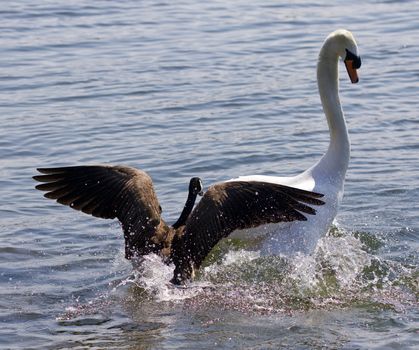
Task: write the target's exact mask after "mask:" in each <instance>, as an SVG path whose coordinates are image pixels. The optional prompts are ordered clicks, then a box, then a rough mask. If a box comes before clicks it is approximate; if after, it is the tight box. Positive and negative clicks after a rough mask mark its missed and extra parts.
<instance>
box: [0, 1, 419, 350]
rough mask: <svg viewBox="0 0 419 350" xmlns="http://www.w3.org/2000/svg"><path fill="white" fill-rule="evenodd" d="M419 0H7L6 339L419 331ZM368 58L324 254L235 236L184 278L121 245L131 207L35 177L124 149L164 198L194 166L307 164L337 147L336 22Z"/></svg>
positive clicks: (214, 173) (365, 345)
mask: <svg viewBox="0 0 419 350" xmlns="http://www.w3.org/2000/svg"><path fill="white" fill-rule="evenodd" d="M418 18H419V2H417V1H360V0H353V1H350V2H348V1H335V2H333V4H331V2H329V1H320V0H319V1H293V2H285V1H283V2H281V1H268V0H264V1H257V2H256V1H254V2H249V1H243V0H238V1H229V0H227V1H226V0H224V1H205V2H202V3H201V2H198V1H192V0H181V1H175V2H165V1H133V0H127V1H120V2H117V1H89V2H86V1H81V0H79V1H77V0H74V1H67V2H57V1H31V0H28V1H12V2H7V4H6V2H3V3H2V4H1V5H0V27H1V35H0V52H1V55H0V121H1V124H0V125H1V126H0V164H1V166H0V198H1V201H0V348H2V349H21V348H22V349H23V348H25V349H64V348H73V349H87V348H89V349H114V348H118V349H210V348H227V349H278V348H283V349H414V348H416V349H417V348H418V347H419V308H418V292H419V287H418V279H419V273H418V262H419V257H418V248H419V202H418V197H419V164H418V158H419V117H418V109H419V102H418V101H419V98H418V96H419V59H418V53H419V22H418ZM341 27H342V28H346V29H349V30H351V31H352V32H353V33H354V35H355V37H356V38H357V41H358V44H359V48H360V52H361V54H362V59H363V64H362V68H361V70H360V72H359V73H360V82H359V84H357V85H352V84H350V82H349V79H348V78H347V75H346V72H345V71H344V67H343V65H341V67H340V73H341V79H340V80H341V81H340V85H341V98H342V104H343V108H344V111H345V114H346V118H347V122H348V126H349V131H350V137H351V141H352V158H351V163H350V166H349V171H348V174H347V182H346V187H345V198H344V201H343V204H342V207H341V209H340V211H339V214H338V217H337V219H336V224H335V227H334V228H333V230H332V231H331V232H330V233H329V234H328V235H327V236H325V237H324V238H322V239H321V240H320V241H319V243H318V246H317V248H316V251H315V253H314V254H313V255H312V256H303V255H300V256H296V257H294V258H291V259H289V260H284V259H281V258H279V257H260V256H259V255H258V251H257V250H256V251H255V250H254V249H252V247H251V246H250V247H249V246H246V244H247V243H246V242H242V241H239V240H234V241H229V242H224V244H221V245H220V247H218V249H217V250H216V254H215V255H214V257H213V258H212V260H210V261H208V262H207V267H206V268H205V269H203V272H202V274H201V276H200V277H199V278H198V280H197V281H196V282H195V283H194V284H193V285H192V286H191V287H190V288H188V289H174V288H171V287H170V286H167V284H166V282H167V278H168V276H170V270H168V268H167V267H165V266H162V264H161V262H160V261H158V259H156V258H155V257H152V256H150V257H148V259H147V261H146V262H145V266H144V268H143V269H144V271H143V273H142V274H139V273H138V272H136V271H135V270H134V269H133V267H132V265H131V264H130V262H128V261H126V260H125V259H124V252H123V237H122V234H121V229H120V227H119V225H118V223H117V222H113V221H106V220H100V219H95V218H91V217H89V216H87V215H84V214H82V213H78V212H75V211H73V210H70V209H69V208H66V207H63V206H61V205H58V204H56V203H54V202H53V201H50V200H46V199H44V198H43V197H42V193H41V192H39V191H36V190H35V189H34V185H35V183H34V181H33V180H32V178H31V177H32V176H33V175H34V174H35V168H36V167H43V166H61V165H75V164H86V163H87V164H92V163H93V164H94V163H111V164H127V165H131V166H134V167H138V168H141V169H144V170H145V171H147V172H148V173H149V174H150V175H151V176H152V178H153V180H154V183H155V186H156V190H157V192H158V196H159V200H160V202H161V204H162V207H163V210H164V212H163V213H164V218H165V219H167V220H168V221H169V222H173V221H174V220H175V219H176V218H177V215H178V213H179V211H180V209H181V208H182V205H183V202H184V199H185V195H186V188H187V183H188V181H189V178H190V177H192V176H200V177H201V178H202V179H203V180H204V183H205V184H206V185H209V184H211V183H214V182H216V181H219V180H224V179H228V178H231V177H236V176H239V175H248V174H255V173H259V174H267V175H284V176H286V175H292V174H295V173H298V172H300V171H302V170H303V169H306V168H307V167H308V166H310V165H311V164H312V163H313V162H315V161H316V160H317V159H318V158H319V157H320V156H321V154H322V153H323V152H324V151H325V150H326V148H327V144H328V131H327V125H326V121H325V118H324V115H323V113H322V110H321V106H320V101H319V97H318V93H317V84H316V80H315V79H316V74H315V67H316V61H317V54H318V51H319V49H320V46H321V43H322V41H323V40H324V38H325V37H326V36H327V34H329V33H330V32H331V31H333V30H335V29H337V28H341Z"/></svg>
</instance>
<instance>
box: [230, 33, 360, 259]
mask: <svg viewBox="0 0 419 350" xmlns="http://www.w3.org/2000/svg"><path fill="white" fill-rule="evenodd" d="M345 49H348V50H350V51H351V52H353V53H354V54H358V49H357V45H356V43H355V40H354V38H353V36H352V34H351V33H350V32H348V31H346V30H338V31H335V32H333V33H331V34H330V35H329V36H328V37H327V38H326V40H325V42H324V44H323V46H322V49H321V51H320V54H319V60H318V64H317V81H318V88H319V93H320V98H321V102H322V105H323V110H324V113H325V115H326V119H327V122H328V125H329V130H330V144H329V148H328V150H327V152H326V153H325V154H324V155H323V157H322V158H321V159H320V160H319V161H318V162H317V163H315V164H314V165H313V166H312V167H310V168H309V169H307V170H306V171H304V172H303V173H301V174H299V175H296V176H293V177H276V176H263V175H251V176H240V177H238V178H235V179H231V180H229V181H235V180H241V181H264V182H270V183H277V184H282V185H288V186H293V187H297V188H300V189H304V190H308V191H315V192H319V193H323V194H324V198H323V200H324V201H325V205H323V206H320V207H317V208H316V210H317V214H316V215H314V216H311V215H309V216H308V217H307V219H308V220H307V221H298V222H292V223H287V224H270V225H266V226H263V227H258V228H256V229H252V230H247V233H246V234H251V235H255V234H266V235H267V237H266V239H265V241H264V243H263V245H262V251H261V252H262V254H263V255H278V254H283V255H291V254H294V253H296V252H302V253H306V254H307V253H311V252H312V251H313V250H314V248H315V247H316V244H317V241H318V239H319V238H320V237H321V236H322V235H324V234H325V233H326V232H327V230H328V229H329V227H330V225H331V223H332V221H333V219H334V218H335V216H336V214H337V210H338V206H339V203H340V201H341V199H342V197H343V187H344V181H345V174H346V170H347V168H348V163H349V157H350V142H349V136H348V131H347V128H346V123H345V119H344V116H343V111H342V108H341V104H340V100H339V92H338V60H339V56H340V57H342V58H344V52H345Z"/></svg>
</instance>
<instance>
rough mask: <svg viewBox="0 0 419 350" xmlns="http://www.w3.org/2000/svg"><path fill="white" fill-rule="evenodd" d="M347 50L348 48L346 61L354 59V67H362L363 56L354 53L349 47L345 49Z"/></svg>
mask: <svg viewBox="0 0 419 350" xmlns="http://www.w3.org/2000/svg"><path fill="white" fill-rule="evenodd" d="M345 50H346V57H345V61H352V68H353V69H359V68H360V67H361V57H359V56H357V55H355V54H353V53H352V52H351V51H349V50H348V49H345Z"/></svg>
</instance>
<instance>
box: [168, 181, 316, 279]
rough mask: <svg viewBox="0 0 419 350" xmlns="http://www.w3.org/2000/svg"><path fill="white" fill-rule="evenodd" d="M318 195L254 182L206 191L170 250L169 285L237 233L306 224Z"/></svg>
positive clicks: (225, 184)
mask: <svg viewBox="0 0 419 350" xmlns="http://www.w3.org/2000/svg"><path fill="white" fill-rule="evenodd" d="M321 197H323V195H322V194H319V193H315V192H309V191H304V190H300V189H297V188H293V187H288V186H283V185H278V184H273V183H268V182H257V181H254V182H253V181H232V182H224V183H220V184H216V185H214V186H212V187H210V188H209V189H208V191H207V192H206V193H205V195H204V196H203V198H202V199H201V201H200V202H199V204H198V205H197V206H196V207H195V209H194V211H193V212H192V213H191V215H190V217H189V219H188V221H187V223H186V227H185V232H184V234H183V236H182V237H181V238H180V239H176V240H175V241H174V242H173V246H172V249H173V250H172V258H173V262H174V263H175V266H176V269H175V274H174V277H173V280H172V282H174V283H177V284H178V283H181V282H182V281H183V280H185V279H188V278H189V277H190V273H191V272H192V266H194V267H199V266H200V264H201V263H202V261H203V260H204V259H205V257H206V256H207V255H208V253H209V252H210V251H211V249H212V248H213V247H214V246H215V245H216V244H217V242H218V241H219V240H221V239H222V238H224V237H227V236H228V235H229V234H230V233H232V232H233V231H235V230H239V229H246V228H252V227H257V226H260V225H263V224H269V223H278V222H286V221H295V220H299V221H303V220H307V218H306V217H305V215H304V214H310V215H314V214H315V213H316V211H315V209H313V208H312V207H311V205H322V204H324V202H323V201H322V200H320V199H319V198H321Z"/></svg>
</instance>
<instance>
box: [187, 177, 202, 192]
mask: <svg viewBox="0 0 419 350" xmlns="http://www.w3.org/2000/svg"><path fill="white" fill-rule="evenodd" d="M203 189H204V186H203V185H202V181H201V179H200V178H199V177H193V178H191V181H189V193H192V194H193V195H195V196H196V195H198V194H199V195H200V196H202V195H203V194H204V192H203Z"/></svg>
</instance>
